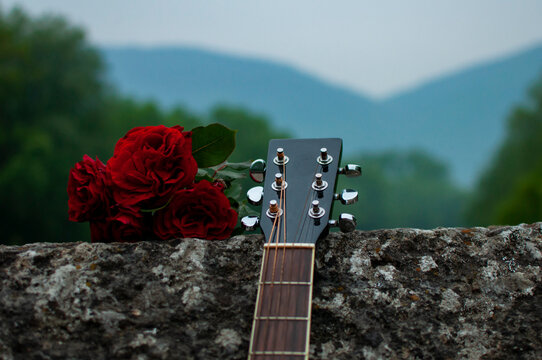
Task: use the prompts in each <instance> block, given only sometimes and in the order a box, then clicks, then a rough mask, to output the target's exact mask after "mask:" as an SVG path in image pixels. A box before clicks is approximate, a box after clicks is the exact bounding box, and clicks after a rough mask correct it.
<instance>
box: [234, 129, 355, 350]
mask: <svg viewBox="0 0 542 360" xmlns="http://www.w3.org/2000/svg"><path fill="white" fill-rule="evenodd" d="M341 152H342V140H341V139H336V138H327V139H288V140H271V141H270V143H269V150H268V156H267V162H265V161H264V160H256V161H255V162H253V163H252V166H251V170H250V176H251V177H252V179H253V180H255V181H257V182H263V186H257V187H254V188H252V189H250V190H249V191H248V193H247V197H248V200H249V202H250V203H252V204H263V206H262V211H261V215H260V217H259V218H258V217H255V216H247V217H244V218H243V219H242V221H241V222H242V224H243V226H244V227H245V229H248V230H253V229H255V228H256V227H257V226H258V225H259V226H260V227H261V229H262V231H263V233H264V235H265V239H266V242H265V244H264V249H263V257H262V265H261V272H260V280H259V284H258V295H257V300H256V306H255V310H254V320H253V325H252V333H251V337H250V348H249V355H248V358H249V359H253V360H264V359H269V360H278V359H281V360H299V359H308V357H309V336H310V323H311V303H312V288H313V277H314V255H315V244H316V241H317V240H318V239H319V238H321V237H322V236H325V235H326V234H327V233H328V232H329V228H330V227H332V226H338V227H340V229H341V231H344V232H350V231H353V230H354V229H355V227H356V220H355V218H354V216H352V215H350V214H341V215H340V217H339V219H338V220H330V212H331V206H332V203H333V201H334V200H339V201H341V202H342V203H343V204H352V203H354V202H356V201H357V198H358V193H357V191H354V190H351V189H346V190H343V191H342V192H341V193H340V194H336V193H335V191H334V190H335V182H336V177H337V174H344V175H346V176H358V175H361V168H360V167H359V166H358V165H353V164H349V165H346V166H345V167H343V168H339V162H340V159H341Z"/></svg>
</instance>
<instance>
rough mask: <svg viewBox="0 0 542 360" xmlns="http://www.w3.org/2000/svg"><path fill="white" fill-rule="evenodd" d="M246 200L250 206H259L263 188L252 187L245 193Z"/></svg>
mask: <svg viewBox="0 0 542 360" xmlns="http://www.w3.org/2000/svg"><path fill="white" fill-rule="evenodd" d="M247 200H248V202H249V203H250V204H252V205H260V204H261V203H262V200H263V186H254V187H253V188H251V189H249V190H248V191H247Z"/></svg>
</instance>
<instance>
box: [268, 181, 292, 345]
mask: <svg viewBox="0 0 542 360" xmlns="http://www.w3.org/2000/svg"><path fill="white" fill-rule="evenodd" d="M283 180H284V179H283ZM284 203H285V201H284V188H283V187H282V186H281V189H280V196H279V212H278V213H277V216H276V217H275V219H277V218H278V222H277V229H276V230H277V231H276V236H275V251H274V255H273V271H272V273H271V286H270V290H269V291H270V297H271V299H269V316H272V315H271V311H272V308H273V298H274V297H273V286H274V284H275V271H276V265H277V253H278V245H279V240H280V226H281V224H284V223H285V222H286V219H281V218H282V217H283V216H284V209H283V207H285V206H284ZM281 211H282V214H281V213H280V212H281ZM282 226H284V225H282ZM271 239H272V237H270V240H271ZM269 249H270V247H268V251H269ZM268 265H269V263H268ZM266 273H267V270H266ZM262 286H265V285H262ZM279 289H280V288H279ZM262 293H263V291H262ZM268 321H269V320H268V319H266V320H265V327H266V328H268V324H269V323H268ZM268 339H269V337H266V338H265V339H264V348H267V340H268ZM271 341H272V339H271Z"/></svg>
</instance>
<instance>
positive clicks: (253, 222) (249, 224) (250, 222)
mask: <svg viewBox="0 0 542 360" xmlns="http://www.w3.org/2000/svg"><path fill="white" fill-rule="evenodd" d="M259 224H260V218H258V217H257V216H244V217H243V218H242V219H241V225H242V226H243V228H244V229H245V230H246V231H252V230H255V229H256V228H257V227H258V225H259Z"/></svg>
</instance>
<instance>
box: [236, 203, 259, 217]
mask: <svg viewBox="0 0 542 360" xmlns="http://www.w3.org/2000/svg"><path fill="white" fill-rule="evenodd" d="M237 213H238V214H239V218H242V217H243V216H258V215H260V213H259V212H257V211H256V210H254V209H253V208H251V207H250V206H248V204H247V202H246V200H245V201H243V202H241V203H240V204H239V208H238V210H237Z"/></svg>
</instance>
